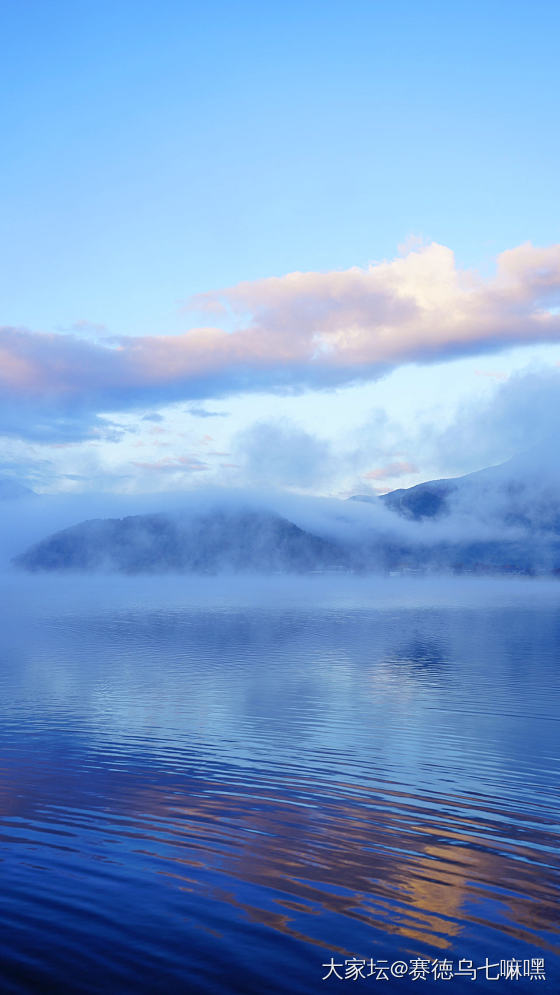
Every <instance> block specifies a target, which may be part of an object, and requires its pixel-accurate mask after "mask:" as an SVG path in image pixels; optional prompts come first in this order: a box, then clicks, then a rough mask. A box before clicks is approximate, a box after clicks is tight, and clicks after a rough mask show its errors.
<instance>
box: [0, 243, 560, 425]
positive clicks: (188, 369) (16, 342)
mask: <svg viewBox="0 0 560 995" xmlns="http://www.w3.org/2000/svg"><path fill="white" fill-rule="evenodd" d="M195 303H196V306H197V308H199V309H206V310H207V311H208V313H210V314H212V315H213V316H214V317H215V316H216V315H220V314H224V313H228V314H229V315H230V316H231V315H233V316H234V318H235V319H236V321H237V322H238V326H239V327H237V328H236V329H235V330H234V331H226V330H225V329H223V328H220V327H203V328H192V329H190V330H189V331H186V332H184V333H182V334H179V335H159V336H143V337H127V338H120V339H111V340H103V341H92V340H87V339H84V338H80V337H78V336H77V335H72V334H44V333H40V332H33V331H29V330H26V329H17V328H1V329H0V431H1V432H3V433H4V434H21V435H23V436H28V437H30V438H48V437H52V438H58V437H64V438H69V437H72V435H73V434H74V435H76V436H80V435H81V436H82V437H85V436H87V435H88V434H91V433H92V431H93V432H95V430H96V429H98V428H99V426H98V424H96V421H95V416H96V415H98V414H99V413H101V412H103V411H116V410H123V409H130V408H134V407H140V406H142V405H156V404H164V403H171V402H173V401H178V400H193V401H196V400H201V399H204V398H209V397H221V396H227V395H231V394H235V393H244V392H247V391H254V390H259V391H262V390H269V391H276V392H286V393H289V392H297V391H301V390H305V389H309V388H328V387H335V386H341V385H344V384H349V383H353V382H359V381H364V380H367V379H375V378H377V377H380V376H382V375H384V374H385V373H386V372H388V371H389V370H391V369H393V368H394V367H395V366H397V365H399V364H403V363H409V362H416V363H430V362H435V361H442V360H446V359H451V358H454V357H458V356H461V355H467V354H471V353H477V352H483V351H491V350H498V349H500V348H504V347H508V346H511V345H514V344H523V343H526V344H529V343H531V344H535V343H542V342H548V341H556V340H560V313H559V310H558V307H557V305H558V303H560V245H555V246H551V247H548V248H536V247H534V246H532V245H531V244H529V243H528V244H525V245H522V246H519V247H517V248H515V249H511V250H508V251H507V252H504V253H502V254H501V255H500V256H499V257H498V259H497V268H496V273H495V275H494V276H493V277H492V278H490V279H486V280H485V279H482V278H481V277H480V276H478V275H477V274H476V273H474V272H472V271H462V270H459V269H458V268H457V266H456V264H455V259H454V256H453V252H452V251H451V250H450V249H448V248H446V247H445V246H442V245H438V244H436V243H433V244H431V245H428V246H425V247H423V248H421V249H419V250H415V251H410V252H408V254H407V255H405V256H402V257H399V258H397V259H394V260H392V261H389V262H381V263H375V264H372V265H370V266H368V267H367V268H358V267H353V268H351V269H348V270H344V271H340V272H330V273H291V274H288V275H286V276H283V277H277V278H276V277H275V278H270V279H264V280H259V281H255V282H252V283H243V284H239V285H238V286H235V287H232V288H229V289H226V290H222V291H216V292H213V293H209V294H205V295H201V296H199V297H198V298H197V300H196V302H195ZM196 410H197V409H196V408H195V411H196ZM201 410H203V409H201Z"/></svg>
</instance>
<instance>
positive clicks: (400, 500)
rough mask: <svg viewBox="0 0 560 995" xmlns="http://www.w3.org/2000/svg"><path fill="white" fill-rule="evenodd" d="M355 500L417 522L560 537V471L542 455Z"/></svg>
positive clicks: (355, 498)
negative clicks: (476, 525) (452, 521)
mask: <svg viewBox="0 0 560 995" xmlns="http://www.w3.org/2000/svg"><path fill="white" fill-rule="evenodd" d="M351 500H354V501H367V502H369V503H374V502H379V501H380V502H382V503H383V505H384V506H385V507H386V508H389V509H390V510H391V511H393V512H395V513H396V514H397V515H399V516H400V517H401V518H404V519H407V520H409V521H414V522H423V521H440V522H441V521H443V520H445V519H452V518H453V517H455V518H457V517H460V518H461V519H462V520H468V519H471V520H472V521H473V522H477V523H479V524H482V523H485V524H486V525H488V526H493V527H494V528H498V527H501V528H504V527H507V528H519V529H524V530H526V531H529V532H539V533H552V534H554V535H560V468H556V466H555V464H553V465H550V462H549V461H546V460H545V458H544V456H543V454H541V453H539V452H538V451H537V452H534V453H530V454H523V455H522V456H518V457H515V458H514V459H511V460H508V461H507V463H501V464H499V465H498V466H491V467H485V468H484V469H483V470H477V471H476V472H475V473H469V474H466V475H465V476H462V477H453V478H449V479H443V480H428V481H426V482H425V483H422V484H416V485H415V486H414V487H407V488H400V489H399V490H395V491H390V492H389V493H388V494H383V495H381V497H371V496H369V495H356V496H355V497H353V498H352V499H351Z"/></svg>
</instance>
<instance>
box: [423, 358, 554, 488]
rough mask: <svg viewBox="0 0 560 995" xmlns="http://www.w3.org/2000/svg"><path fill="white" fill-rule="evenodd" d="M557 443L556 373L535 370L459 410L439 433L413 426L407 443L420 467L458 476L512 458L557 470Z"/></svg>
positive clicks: (551, 369) (430, 426) (427, 426)
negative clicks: (529, 458)
mask: <svg viewBox="0 0 560 995" xmlns="http://www.w3.org/2000/svg"><path fill="white" fill-rule="evenodd" d="M559 437H560V370H559V369H557V368H554V367H537V366H535V367H533V368H529V369H526V370H524V371H522V372H519V373H516V374H513V375H512V376H510V377H509V378H508V379H507V380H505V381H504V382H502V383H499V385H497V388H496V390H495V392H494V393H493V394H492V395H491V396H490V397H485V398H482V399H481V398H476V399H474V400H470V401H468V402H466V403H464V404H463V405H461V407H460V408H459V409H458V411H457V414H456V416H455V418H454V420H453V421H452V423H451V424H449V425H448V426H446V427H445V428H443V429H442V428H441V427H440V426H439V425H437V424H423V425H419V426H418V428H417V434H416V437H415V438H413V439H412V438H410V437H409V440H408V441H409V443H410V445H411V446H412V447H413V449H414V451H415V452H416V453H418V454H419V457H420V458H421V459H423V460H424V461H427V462H428V463H431V464H432V465H435V466H438V465H439V467H441V468H444V469H445V471H446V472H447V473H449V472H452V473H464V472H468V471H470V470H475V469H478V468H480V467H484V466H488V465H490V464H495V463H500V462H502V461H503V460H506V459H508V458H509V457H512V456H515V455H516V454H518V453H531V452H533V453H537V454H538V456H539V461H540V462H541V464H542V465H543V466H544V464H545V463H546V462H548V463H549V464H550V465H553V464H557V463H558V460H557V457H556V453H557V449H558V438H559Z"/></svg>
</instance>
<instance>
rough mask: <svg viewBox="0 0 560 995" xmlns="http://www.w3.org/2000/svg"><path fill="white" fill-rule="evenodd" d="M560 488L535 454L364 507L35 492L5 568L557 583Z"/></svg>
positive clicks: (284, 498)
mask: <svg viewBox="0 0 560 995" xmlns="http://www.w3.org/2000/svg"><path fill="white" fill-rule="evenodd" d="M559 482H560V470H559V469H558V468H556V467H555V466H551V464H550V460H549V459H548V458H547V453H546V452H545V450H544V449H542V450H535V449H533V450H531V451H529V452H528V453H525V454H520V455H518V456H516V457H515V458H513V459H511V460H509V461H507V462H506V463H503V464H499V465H498V466H494V467H488V468H486V469H484V470H481V471H478V472H475V473H472V474H469V475H467V476H464V477H458V478H448V479H446V480H440V481H428V482H426V483H425V484H420V485H417V486H416V487H412V488H408V489H405V490H400V491H399V490H397V491H393V492H391V493H389V494H387V495H384V496H382V497H372V496H370V495H359V494H357V495H355V497H354V499H352V500H342V499H337V498H323V497H310V496H303V495H298V494H294V493H289V492H286V491H284V492H283V491H280V490H265V489H247V488H229V489H226V488H218V487H215V488H198V489H196V490H190V491H185V492H177V491H173V492H169V493H161V492H159V493H150V494H135V495H131V494H114V493H97V494H96V493H88V494H72V495H67V494H66V495H29V496H23V497H20V498H12V499H7V500H4V501H3V502H2V504H1V516H0V560H1V562H2V564H3V566H4V569H7V568H9V569H12V567H11V564H12V563H13V561H16V562H18V563H19V566H24V567H26V568H27V569H32V570H45V569H48V570H66V569H73V570H76V569H81V570H82V571H86V572H87V571H90V570H96V571H100V570H101V571H105V572H106V571H109V572H110V571H113V570H117V571H121V572H125V573H145V572H148V573H149V572H156V573H160V572H161V573H166V572H179V573H189V572H195V573H206V572H209V573H213V574H217V573H224V572H225V573H228V572H229V573H231V572H233V573H235V572H259V571H260V572H263V573H282V572H286V573H318V572H319V573H321V572H325V571H326V572H332V571H333V570H334V571H338V572H349V573H353V572H358V573H361V572H365V573H376V572H379V573H385V574H387V573H391V572H397V573H399V572H401V573H402V572H405V573H406V572H414V573H416V572H418V573H438V572H466V573H468V572H475V573H476V572H481V573H492V572H495V573H498V574H499V573H504V572H511V573H514V574H516V573H517V574H526V573H528V574H548V573H555V572H556V571H558V570H559V569H560V500H559V498H558V494H559V486H558V485H559ZM61 544H62V545H61Z"/></svg>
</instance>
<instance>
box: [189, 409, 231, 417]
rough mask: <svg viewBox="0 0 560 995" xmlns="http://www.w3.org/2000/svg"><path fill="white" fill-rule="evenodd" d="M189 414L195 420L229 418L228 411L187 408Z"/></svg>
mask: <svg viewBox="0 0 560 995" xmlns="http://www.w3.org/2000/svg"><path fill="white" fill-rule="evenodd" d="M186 410H187V414H189V415H193V416H194V417H195V418H227V412H226V411H208V410H207V409H206V408H196V407H195V408H187V409H186Z"/></svg>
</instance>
